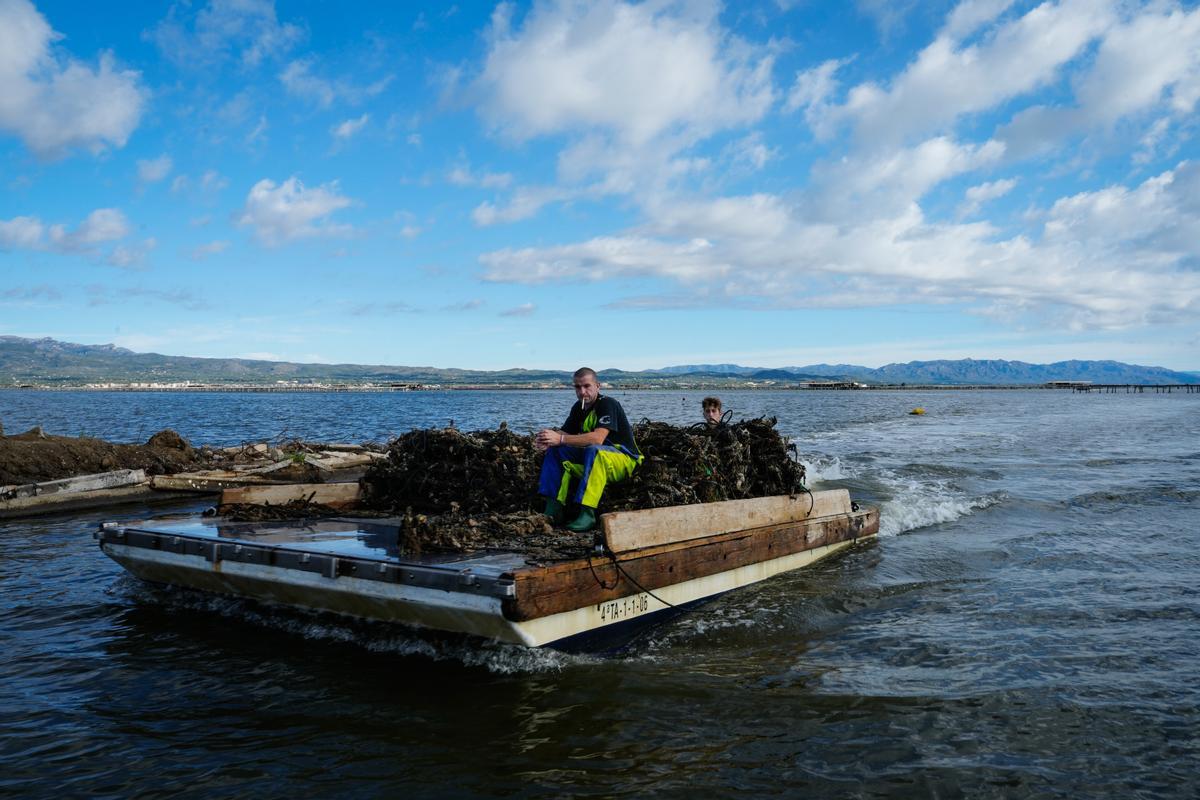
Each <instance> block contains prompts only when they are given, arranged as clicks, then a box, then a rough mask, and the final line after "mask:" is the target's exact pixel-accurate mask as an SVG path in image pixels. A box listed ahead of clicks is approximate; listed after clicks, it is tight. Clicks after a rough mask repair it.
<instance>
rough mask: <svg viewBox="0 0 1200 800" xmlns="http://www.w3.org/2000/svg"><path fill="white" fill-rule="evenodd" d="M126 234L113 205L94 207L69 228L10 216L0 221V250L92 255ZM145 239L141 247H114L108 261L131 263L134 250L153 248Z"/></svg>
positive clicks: (123, 220)
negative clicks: (145, 242) (124, 248)
mask: <svg viewBox="0 0 1200 800" xmlns="http://www.w3.org/2000/svg"><path fill="white" fill-rule="evenodd" d="M129 233H130V227H129V221H128V220H127V219H126V218H125V215H124V214H122V213H121V212H120V210H118V209H115V208H98V209H96V210H95V211H93V212H92V213H90V214H88V215H87V216H86V217H85V218H84V219H83V221H82V222H80V223H79V224H78V225H77V226H75V228H73V229H71V228H68V227H67V226H66V225H63V224H61V223H60V224H54V225H46V224H44V223H43V222H42V221H41V220H40V219H38V218H37V217H13V218H12V219H9V220H0V249H3V250H17V249H21V250H50V251H54V252H58V253H84V254H96V253H97V252H98V250H99V249H100V248H101V247H102V246H103V245H106V244H108V243H110V242H116V241H119V240H121V239H124V238H125V237H126V236H128V235H129ZM147 242H148V243H149V245H148V246H144V247H143V248H141V249H127V250H123V249H122V248H117V249H115V250H114V251H113V252H112V253H111V254H110V263H113V264H114V265H116V266H128V265H130V264H132V263H133V256H134V254H135V252H142V253H143V254H144V253H145V252H148V251H149V249H151V248H153V246H154V244H153V242H154V240H153V239H148V240H147ZM111 259H115V260H111ZM120 262H127V263H120Z"/></svg>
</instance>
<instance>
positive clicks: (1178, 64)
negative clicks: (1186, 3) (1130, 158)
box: [1000, 8, 1200, 155]
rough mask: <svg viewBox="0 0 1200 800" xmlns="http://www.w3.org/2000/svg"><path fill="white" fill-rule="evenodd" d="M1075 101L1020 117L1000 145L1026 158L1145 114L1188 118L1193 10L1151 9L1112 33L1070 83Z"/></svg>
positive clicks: (1192, 103) (1199, 51) (1195, 69)
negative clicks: (1160, 112)
mask: <svg viewBox="0 0 1200 800" xmlns="http://www.w3.org/2000/svg"><path fill="white" fill-rule="evenodd" d="M1075 99H1076V101H1077V102H1076V103H1075V104H1074V105H1060V106H1049V105H1037V106H1032V107H1029V108H1026V109H1024V110H1022V111H1021V112H1020V113H1018V114H1017V115H1016V116H1015V117H1014V119H1013V121H1012V123H1011V124H1009V125H1007V126H1006V127H1005V128H1004V129H1003V130H1002V131H1001V134H1000V136H1001V138H1003V139H1004V141H1006V142H1007V143H1008V144H1009V147H1010V151H1011V152H1012V153H1014V154H1016V155H1027V154H1034V153H1038V152H1043V151H1046V150H1048V149H1051V148H1053V147H1056V146H1058V145H1059V144H1060V143H1061V142H1063V141H1064V140H1066V139H1068V138H1069V137H1071V136H1074V135H1077V134H1079V133H1081V132H1087V131H1090V130H1094V129H1104V128H1108V127H1110V126H1112V125H1113V124H1114V123H1116V122H1117V121H1118V120H1121V119H1124V118H1128V117H1131V116H1134V115H1138V114H1142V113H1144V112H1146V111H1148V110H1154V109H1158V110H1161V111H1162V112H1165V113H1167V114H1169V115H1171V116H1174V117H1177V118H1184V117H1186V116H1188V115H1191V114H1192V113H1193V112H1194V110H1195V107H1196V103H1197V100H1200V9H1195V10H1193V11H1191V12H1190V13H1185V12H1183V11H1182V10H1180V9H1178V8H1174V9H1169V10H1166V9H1158V10H1155V9H1153V8H1152V9H1151V10H1149V11H1146V12H1145V13H1141V14H1138V15H1136V16H1134V17H1132V18H1131V19H1129V20H1127V21H1124V22H1122V23H1121V24H1118V25H1114V26H1112V28H1111V29H1110V30H1108V31H1107V33H1106V35H1105V37H1104V39H1103V41H1102V42H1101V43H1100V46H1099V47H1098V48H1097V52H1096V55H1095V58H1094V60H1093V62H1092V63H1091V65H1090V66H1089V68H1088V69H1087V70H1086V71H1084V72H1083V73H1082V74H1081V75H1080V76H1079V78H1078V79H1077V80H1076V90H1075ZM1153 125H1159V126H1160V129H1161V128H1162V127H1165V125H1164V124H1163V123H1161V122H1160V121H1158V120H1156V121H1155V122H1154V123H1152V129H1151V131H1150V133H1149V134H1148V135H1151V136H1152V135H1153V133H1154V131H1153ZM1143 152H1145V151H1143Z"/></svg>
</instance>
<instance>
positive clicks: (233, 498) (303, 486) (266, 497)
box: [221, 483, 359, 508]
mask: <svg viewBox="0 0 1200 800" xmlns="http://www.w3.org/2000/svg"><path fill="white" fill-rule="evenodd" d="M358 496H359V487H358V484H357V483H293V484H285V485H281V486H242V487H238V488H236V489H226V490H224V491H223V492H221V505H223V506H225V505H230V504H233V503H252V504H254V505H267V504H270V505H273V506H281V505H283V504H284V503H290V502H291V501H293V500H305V499H307V500H309V502H313V503H320V504H321V505H326V506H332V507H334V508H344V507H345V506H350V505H353V504H354V503H355V502H356V501H357V500H358Z"/></svg>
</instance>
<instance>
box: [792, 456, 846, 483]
mask: <svg viewBox="0 0 1200 800" xmlns="http://www.w3.org/2000/svg"><path fill="white" fill-rule="evenodd" d="M800 463H801V464H803V465H804V475H805V480H806V481H807V482H808V483H810V484H816V483H822V482H824V481H840V480H844V479H846V478H848V477H850V474H849V472H848V471H847V470H846V469H845V467H843V466H842V462H841V459H839V458H838V457H837V456H828V457H822V456H814V457H813V458H812V459H811V460H808V459H803V458H802V459H800Z"/></svg>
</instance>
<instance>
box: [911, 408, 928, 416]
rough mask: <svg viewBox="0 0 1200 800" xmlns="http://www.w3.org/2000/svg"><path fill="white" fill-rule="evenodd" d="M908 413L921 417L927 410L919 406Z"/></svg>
mask: <svg viewBox="0 0 1200 800" xmlns="http://www.w3.org/2000/svg"><path fill="white" fill-rule="evenodd" d="M908 413H909V414H911V415H912V416H914V417H919V416H921V415H922V414H924V413H925V409H923V408H921V407H920V406H917V407H916V408H914V409H913V410H912V411H910V412H908Z"/></svg>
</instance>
